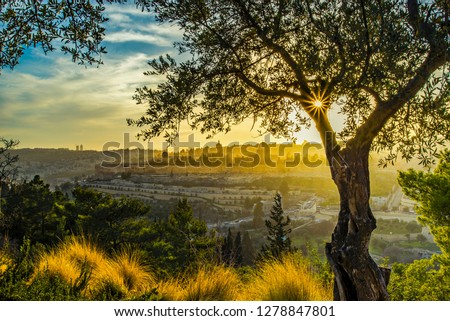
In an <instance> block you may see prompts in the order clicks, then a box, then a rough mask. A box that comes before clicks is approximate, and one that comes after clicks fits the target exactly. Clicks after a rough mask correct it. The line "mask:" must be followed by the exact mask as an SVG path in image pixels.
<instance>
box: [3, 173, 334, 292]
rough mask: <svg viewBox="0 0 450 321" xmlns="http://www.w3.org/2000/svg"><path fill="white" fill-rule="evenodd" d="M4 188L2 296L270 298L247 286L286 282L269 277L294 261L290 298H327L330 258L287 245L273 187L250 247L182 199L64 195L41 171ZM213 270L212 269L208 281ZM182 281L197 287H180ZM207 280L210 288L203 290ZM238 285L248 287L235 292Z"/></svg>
mask: <svg viewBox="0 0 450 321" xmlns="http://www.w3.org/2000/svg"><path fill="white" fill-rule="evenodd" d="M1 195H2V197H1V205H2V207H1V214H0V233H1V236H2V249H0V290H1V291H0V292H1V293H2V294H1V295H0V299H2V300H40V299H44V300H66V299H70V300H75V299H83V300H85V299H95V300H98V299H152V300H153V299H156V300H159V299H173V300H176V299H227V300H228V299H271V298H272V297H270V296H264V295H266V294H267V295H269V294H268V293H272V292H273V290H270V289H267V291H268V293H266V294H264V291H266V290H263V291H262V292H260V293H256V292H254V289H255V288H257V287H265V286H270V287H272V286H278V287H280V286H281V287H282V288H283V287H284V286H285V285H284V284H285V282H284V281H283V282H281V281H274V280H278V279H279V277H280V275H281V274H280V273H283V275H284V276H283V278H284V279H286V280H292V279H293V278H294V279H295V278H296V275H295V274H296V273H297V272H298V271H297V270H299V271H302V272H301V273H302V274H304V275H303V276H302V278H300V279H298V280H299V281H296V282H293V281H289V282H290V283H291V284H295V286H296V287H298V288H296V290H295V291H294V292H292V293H291V294H289V295H292V296H291V297H290V298H294V299H299V300H300V299H330V298H331V284H332V283H331V282H332V277H331V273H330V270H329V267H328V266H327V265H326V264H324V263H323V262H321V261H320V260H319V259H318V256H317V253H315V254H316V255H315V259H314V260H313V261H311V260H308V259H306V258H304V257H302V256H301V255H300V253H297V254H295V253H294V252H295V251H294V250H293V249H292V248H291V245H290V239H289V235H288V234H289V233H290V227H289V224H290V221H289V219H288V218H287V217H285V216H284V214H283V209H282V206H281V204H282V203H281V195H280V194H277V195H276V197H275V200H274V206H273V209H272V212H271V219H270V220H268V221H266V222H265V225H266V227H267V242H266V243H265V245H264V246H263V247H262V248H260V249H255V248H254V247H253V243H252V241H251V239H250V236H249V233H248V231H243V232H242V233H241V232H239V231H238V232H233V231H232V230H228V233H227V234H226V235H224V236H221V235H219V233H218V232H216V231H215V230H211V231H208V229H207V226H206V223H205V222H204V221H202V220H199V219H196V218H195V217H194V216H193V211H192V208H191V206H190V205H189V204H188V202H187V200H186V199H180V200H178V202H177V203H176V204H174V208H173V210H172V211H169V210H168V213H167V215H166V216H165V217H160V216H155V215H153V214H152V211H151V208H150V207H149V206H148V205H146V204H145V203H143V202H142V201H140V200H136V199H132V198H127V197H121V198H113V197H112V196H111V195H109V194H105V193H101V192H98V191H95V190H93V189H89V188H82V187H80V186H76V187H75V188H74V189H73V190H72V192H71V196H70V197H69V196H68V194H63V193H62V192H61V191H60V190H56V191H52V190H51V189H50V186H49V185H48V184H46V183H45V182H44V181H43V180H42V179H40V177H39V176H35V177H34V179H32V180H31V181H24V182H22V183H15V184H9V185H7V184H3V186H2V194H1ZM312 253H314V252H312ZM275 270H277V271H278V272H273V271H275ZM271 271H272V272H271ZM296 271H297V272H296ZM306 271H308V273H306ZM311 271H314V272H311ZM271 273H274V274H280V275H272V274H271ZM305 273H306V274H305ZM261 274H264V275H269V276H267V277H262V276H261ZM288 274H292V275H289V276H288ZM224 277H229V278H231V281H232V283H231V285H230V284H228V283H229V282H231V281H224V280H221V279H222V278H224ZM210 278H213V279H214V278H216V279H215V281H213V283H214V284H212V283H211V282H210V281H207V280H208V279H210ZM272 278H273V279H272ZM250 280H252V281H251V282H253V283H252V285H250V284H248V282H250ZM300 280H303V281H300ZM196 282H197V283H198V285H195V283H196ZM221 282H222V283H221ZM223 282H225V283H223ZM264 284H265V285H264ZM217 286H218V287H219V288H217V289H216V288H215V287H217ZM289 286H291V285H289ZM189 287H192V291H194V293H187V292H186V291H185V288H189ZM211 287H212V288H214V289H215V290H214V291H213V292H214V293H213V294H208V293H209V292H208V291H210V290H211ZM303 287H309V288H310V289H311V291H310V292H308V291H309V290H308V291H306V290H302V288H303ZM242 288H246V289H247V290H245V291H244V292H242V291H241V292H242V293H241V292H240V290H239V289H242ZM195 291H200V292H199V293H200V294H199V293H197V294H195ZM205 291H206V292H205ZM277 291H280V295H281V296H277V297H273V298H280V299H289V296H284V295H285V294H283V293H284V292H283V289H278V290H277ZM305 291H306V292H305ZM204 292H205V293H206V294H205V293H204ZM288 293H290V292H288ZM302 293H303V294H302ZM300 294H302V295H304V294H305V295H306V296H301V297H299V296H298V295H300ZM270 295H272V294H270Z"/></svg>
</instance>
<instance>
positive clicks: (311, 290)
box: [241, 254, 333, 301]
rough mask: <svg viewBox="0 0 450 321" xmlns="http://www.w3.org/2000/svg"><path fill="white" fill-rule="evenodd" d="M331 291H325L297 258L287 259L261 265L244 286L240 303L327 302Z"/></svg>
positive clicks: (307, 267)
mask: <svg viewBox="0 0 450 321" xmlns="http://www.w3.org/2000/svg"><path fill="white" fill-rule="evenodd" d="M332 298H333V295H332V289H331V288H325V287H324V286H323V285H322V284H321V282H320V281H319V280H318V278H317V277H316V276H315V275H314V273H312V272H311V269H310V265H309V262H308V261H307V260H305V259H304V258H302V257H301V256H300V255H292V254H290V255H286V256H285V257H284V258H283V259H282V260H281V261H276V260H273V261H269V262H265V263H263V264H261V266H259V268H258V269H257V271H256V273H255V275H254V277H253V278H252V280H251V281H250V282H249V283H248V284H247V285H246V291H245V292H244V297H242V298H241V299H243V300H262V301H327V300H332Z"/></svg>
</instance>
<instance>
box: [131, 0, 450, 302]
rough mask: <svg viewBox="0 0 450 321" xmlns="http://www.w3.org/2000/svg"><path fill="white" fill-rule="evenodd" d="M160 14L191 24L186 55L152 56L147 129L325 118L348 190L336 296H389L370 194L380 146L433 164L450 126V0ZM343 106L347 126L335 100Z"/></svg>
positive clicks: (246, 1)
mask: <svg viewBox="0 0 450 321" xmlns="http://www.w3.org/2000/svg"><path fill="white" fill-rule="evenodd" d="M144 2H146V3H147V5H149V6H150V8H151V10H153V11H154V12H155V13H156V15H157V18H158V19H159V20H160V21H161V22H169V23H172V24H176V25H178V26H179V27H180V28H181V29H182V30H183V32H184V35H183V39H182V40H181V41H180V42H178V43H176V46H177V48H178V49H179V51H180V53H184V54H185V55H183V56H182V57H186V56H189V58H187V59H184V60H182V61H180V59H177V60H175V59H174V58H173V57H170V56H166V57H161V58H159V59H156V60H153V61H151V62H150V63H149V64H150V67H151V68H152V69H151V70H150V71H149V72H147V74H148V75H165V76H166V80H165V82H163V83H161V84H160V85H159V86H158V87H157V88H148V87H142V88H139V89H138V90H137V93H136V95H135V99H136V100H137V102H138V103H142V104H147V107H148V108H147V111H146V112H145V114H144V115H143V116H142V117H141V118H139V119H134V120H133V119H130V120H128V122H129V124H130V125H135V126H138V127H142V131H141V133H140V136H141V137H143V138H145V139H148V138H151V137H154V136H159V135H164V136H165V137H166V138H167V139H168V140H169V141H170V140H173V139H175V138H176V137H177V135H178V129H179V125H180V122H181V121H188V123H189V124H190V125H191V126H192V128H193V129H199V130H201V132H204V133H209V134H215V133H217V132H227V131H229V130H230V129H231V126H232V125H234V124H239V123H241V122H243V121H244V120H245V119H248V118H250V119H254V120H255V121H258V122H260V124H261V127H262V128H264V129H265V130H266V131H267V132H270V133H272V134H274V135H279V136H286V137H290V136H291V135H292V134H293V133H294V132H297V131H298V130H300V129H301V128H304V127H308V126H310V125H314V126H315V127H316V128H317V131H318V132H319V133H320V136H321V139H322V143H323V145H324V146H325V151H326V157H327V160H328V162H329V164H330V165H331V166H330V174H331V178H332V179H333V181H334V182H335V184H336V186H337V189H338V191H339V195H340V210H339V214H338V215H339V216H338V223H337V225H336V227H335V229H334V232H333V234H332V238H331V242H330V243H329V244H327V245H326V253H327V257H328V260H329V262H330V264H331V266H332V269H333V271H334V274H335V299H340V300H355V299H357V300H385V299H389V295H388V293H387V291H386V283H387V282H386V280H385V277H384V275H383V273H382V271H381V270H380V268H379V267H378V266H377V264H376V263H375V262H374V260H373V259H372V258H371V256H370V254H369V251H368V248H369V241H370V237H371V233H372V231H373V230H374V229H375V228H376V220H375V217H374V215H373V214H372V211H371V209H370V206H369V198H370V181H369V178H370V177H369V168H368V161H369V152H370V151H372V150H375V151H382V150H387V151H389V153H388V154H387V155H388V156H387V157H386V158H385V159H384V160H383V162H384V164H387V163H389V162H393V161H395V159H396V158H397V157H402V158H405V159H410V158H412V157H413V156H415V155H416V156H417V155H419V157H421V161H422V163H423V164H425V165H427V164H430V162H431V161H432V158H433V156H434V154H435V153H436V152H437V146H439V145H442V144H445V142H446V141H448V139H449V136H450V130H449V129H450V115H449V100H450V94H449V85H450V76H449V73H448V69H447V67H448V63H449V60H450V55H449V53H450V50H449V30H450V22H449V11H450V9H449V7H450V6H449V1H448V0H441V1H439V0H437V1H418V0H404V1H400V0H346V1H343V0H342V1H340V0H337V1H323V0H178V1H177V0H154V1H144ZM332 108H338V109H339V110H340V112H341V113H342V115H343V116H344V117H345V120H344V122H345V126H344V129H343V130H342V131H340V132H336V131H335V130H334V129H333V127H332V125H331V123H330V121H329V110H330V109H332Z"/></svg>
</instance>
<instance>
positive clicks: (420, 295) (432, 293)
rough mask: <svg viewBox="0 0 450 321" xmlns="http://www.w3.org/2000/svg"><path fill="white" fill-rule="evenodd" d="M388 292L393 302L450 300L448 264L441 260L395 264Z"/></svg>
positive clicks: (449, 271) (433, 259)
mask: <svg viewBox="0 0 450 321" xmlns="http://www.w3.org/2000/svg"><path fill="white" fill-rule="evenodd" d="M388 291H389V294H390V296H391V299H392V300H396V301H400V300H406V301H431V300H437V301H448V300H450V270H449V265H448V262H447V264H446V265H443V264H442V263H441V262H439V259H438V258H436V257H434V258H432V259H424V260H417V261H414V263H411V264H399V263H397V264H394V265H393V266H392V272H391V279H390V281H389V286H388Z"/></svg>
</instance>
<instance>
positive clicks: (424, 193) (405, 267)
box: [388, 150, 450, 301]
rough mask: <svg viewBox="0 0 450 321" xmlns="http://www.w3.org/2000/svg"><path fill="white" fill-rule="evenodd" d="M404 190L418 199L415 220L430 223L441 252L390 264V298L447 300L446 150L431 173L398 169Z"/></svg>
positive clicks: (449, 174) (449, 200)
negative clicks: (422, 258)
mask: <svg viewBox="0 0 450 321" xmlns="http://www.w3.org/2000/svg"><path fill="white" fill-rule="evenodd" d="M398 180H399V184H400V186H401V187H402V189H403V191H404V193H405V194H406V195H407V196H409V197H410V198H412V199H414V200H415V201H417V202H418V206H417V208H416V210H417V213H418V214H419V215H420V216H419V221H420V223H422V224H423V225H427V226H429V227H430V230H431V233H432V234H433V236H434V240H435V242H436V244H437V245H438V246H439V248H440V249H441V251H442V254H439V255H435V256H433V257H432V258H431V259H426V260H417V261H414V263H412V264H394V265H393V267H392V275H391V281H390V283H389V288H388V290H389V291H390V293H391V298H392V299H393V300H445V301H448V300H450V210H449V209H450V151H449V150H445V151H444V152H442V153H441V155H440V159H439V164H438V166H437V167H436V169H435V170H434V171H433V172H432V173H425V172H422V171H415V170H412V169H410V170H408V171H406V172H400V173H399V179H398Z"/></svg>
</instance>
